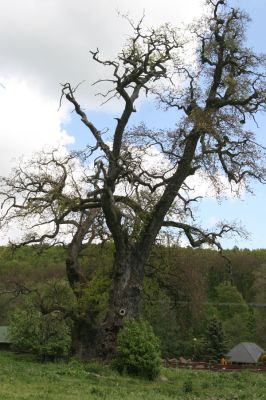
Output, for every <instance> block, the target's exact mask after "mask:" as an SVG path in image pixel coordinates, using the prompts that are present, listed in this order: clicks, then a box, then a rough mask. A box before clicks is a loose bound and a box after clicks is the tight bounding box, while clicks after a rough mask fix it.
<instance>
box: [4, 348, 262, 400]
mask: <svg viewBox="0 0 266 400" xmlns="http://www.w3.org/2000/svg"><path fill="white" fill-rule="evenodd" d="M162 376H163V377H164V378H162V377H161V378H159V379H157V380H156V381H154V382H149V381H145V380H141V379H134V378H130V377H127V376H123V377H121V376H119V375H118V374H117V373H116V372H114V371H112V370H111V369H110V368H108V367H102V366H99V365H98V364H95V363H94V364H83V363H80V362H78V361H76V360H73V361H71V362H69V363H67V364H66V363H45V364H41V363H38V362H36V361H35V360H34V359H33V358H31V357H29V356H22V355H15V354H12V353H0V400H11V399H12V400H14V399H18V400H33V399H34V400H35V399H36V400H65V399H66V400H68V399H69V400H70V399H75V400H99V399H103V400H133V399H134V400H135V399H136V400H168V399H173V400H181V399H182V400H184V399H206V400H207V399H208V400H220V399H223V400H244V399H246V400H259V399H265V400H266V375H265V374H256V373H253V372H248V371H244V372H240V373H237V372H233V373H228V372H227V373H226V372H224V373H215V372H206V371H188V370H179V369H176V370H165V369H164V370H162ZM166 379H167V380H166Z"/></svg>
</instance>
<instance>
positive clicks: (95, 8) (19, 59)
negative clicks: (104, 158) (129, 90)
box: [0, 0, 202, 105]
mask: <svg viewBox="0 0 266 400" xmlns="http://www.w3.org/2000/svg"><path fill="white" fill-rule="evenodd" d="M201 4H202V0H167V1H166V2H165V3H163V4H162V3H161V2H155V1H152V0H142V1H141V0H135V1H134V2H133V1H131V0H98V1H96V2H93V3H91V2H89V1H87V0H75V1H73V0H24V1H21V0H9V1H6V2H4V3H3V4H2V5H1V14H0V35H1V43H0V53H1V65H0V75H2V76H5V77H10V76H11V77H14V76H15V77H17V78H19V79H24V80H26V81H30V82H35V83H36V82H37V84H38V85H39V86H40V88H41V90H42V92H43V93H46V94H47V93H48V94H49V95H52V96H53V97H54V98H56V99H57V98H58V97H59V95H60V86H59V83H60V82H72V83H73V84H74V83H77V82H79V81H82V80H84V79H85V80H86V81H87V85H84V87H83V92H82V93H83V95H84V97H85V95H86V98H88V99H89V100H88V105H93V104H95V99H94V98H93V96H91V94H90V92H91V88H90V86H89V85H90V84H91V83H92V82H94V81H95V80H96V79H98V78H99V77H102V69H101V68H100V66H99V65H98V64H96V63H94V62H90V59H91V56H90V53H89V51H90V50H95V49H96V48H97V47H99V49H100V50H101V52H102V55H103V57H109V56H112V57H113V56H114V55H116V54H117V52H118V51H119V50H120V48H121V46H122V45H123V43H125V41H126V39H127V37H128V34H129V33H130V27H129V24H128V23H127V21H126V20H125V19H123V18H118V17H117V11H116V10H120V11H121V13H126V12H128V13H129V15H130V17H132V18H133V19H134V20H138V19H139V18H140V17H141V16H142V13H143V10H145V14H146V19H145V23H146V24H147V25H153V26H158V25H160V24H162V23H165V22H167V21H170V22H171V23H173V25H179V24H180V22H181V21H184V22H188V21H191V19H192V18H193V17H195V16H196V15H199V14H200V13H201Z"/></svg>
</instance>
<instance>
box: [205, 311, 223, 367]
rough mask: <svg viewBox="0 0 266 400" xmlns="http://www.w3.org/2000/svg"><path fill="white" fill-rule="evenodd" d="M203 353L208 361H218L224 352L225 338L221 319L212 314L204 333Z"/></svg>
mask: <svg viewBox="0 0 266 400" xmlns="http://www.w3.org/2000/svg"><path fill="white" fill-rule="evenodd" d="M205 340H206V342H205V343H206V347H205V355H206V358H207V360H208V361H212V362H219V361H220V360H221V358H222V357H224V355H225V353H226V345H225V338H224V332H223V326H222V323H221V321H220V320H219V319H218V318H217V317H216V316H213V317H212V318H211V320H210V321H209V325H208V327H207V330H206V333H205Z"/></svg>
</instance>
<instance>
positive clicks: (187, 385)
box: [183, 379, 193, 393]
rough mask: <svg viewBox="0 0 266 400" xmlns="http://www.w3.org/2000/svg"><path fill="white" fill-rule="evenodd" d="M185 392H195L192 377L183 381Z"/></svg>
mask: <svg viewBox="0 0 266 400" xmlns="http://www.w3.org/2000/svg"><path fill="white" fill-rule="evenodd" d="M183 392H184V393H191V392H193V383H192V380H191V379H187V380H185V382H184V383H183Z"/></svg>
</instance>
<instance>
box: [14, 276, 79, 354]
mask: <svg viewBox="0 0 266 400" xmlns="http://www.w3.org/2000/svg"><path fill="white" fill-rule="evenodd" d="M75 306H76V304H75V298H74V295H73V293H72V291H71V289H70V288H69V286H68V285H67V283H66V282H64V281H51V282H48V283H46V284H45V285H43V286H41V287H38V289H36V291H34V292H33V293H32V294H31V295H30V296H29V297H28V298H27V300H26V301H25V304H24V307H23V309H20V310H17V311H15V312H14V313H13V314H12V315H11V316H10V338H11V341H12V343H13V345H14V347H15V348H16V349H18V350H21V351H26V352H31V353H33V354H36V355H37V356H38V357H39V358H40V359H42V360H46V359H56V358H60V357H65V356H67V355H68V354H69V350H70V346H71V327H72V320H71V318H69V316H68V314H69V313H70V312H71V311H72V312H73V311H75Z"/></svg>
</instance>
